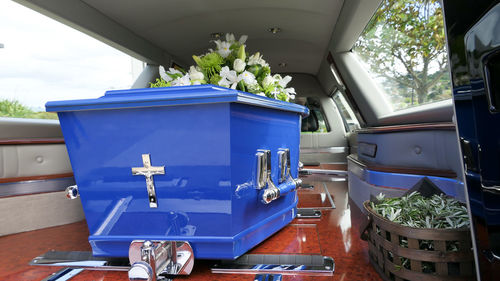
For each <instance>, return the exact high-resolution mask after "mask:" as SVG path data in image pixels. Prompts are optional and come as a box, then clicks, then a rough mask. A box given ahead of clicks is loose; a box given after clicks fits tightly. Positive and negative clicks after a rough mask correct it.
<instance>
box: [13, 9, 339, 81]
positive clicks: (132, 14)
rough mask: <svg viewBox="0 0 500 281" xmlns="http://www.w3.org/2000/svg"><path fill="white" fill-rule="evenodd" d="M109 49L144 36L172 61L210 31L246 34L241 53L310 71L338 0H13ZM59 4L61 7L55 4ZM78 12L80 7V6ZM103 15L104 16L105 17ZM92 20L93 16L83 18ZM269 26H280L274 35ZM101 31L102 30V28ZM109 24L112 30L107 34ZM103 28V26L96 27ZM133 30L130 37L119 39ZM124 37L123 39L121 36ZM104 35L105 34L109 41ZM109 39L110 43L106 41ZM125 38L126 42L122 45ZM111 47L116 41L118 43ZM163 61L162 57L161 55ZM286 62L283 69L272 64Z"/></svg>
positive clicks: (195, 50) (204, 41)
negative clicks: (94, 39) (245, 51)
mask: <svg viewBox="0 0 500 281" xmlns="http://www.w3.org/2000/svg"><path fill="white" fill-rule="evenodd" d="M16 1H18V2H20V3H22V4H25V5H27V6H30V7H32V8H35V9H37V10H39V11H40V12H42V13H45V14H47V15H49V16H52V17H54V18H56V19H59V20H61V18H62V20H61V21H62V22H65V23H68V24H70V25H72V26H73V27H75V28H78V29H80V30H82V31H84V32H86V33H88V34H90V35H93V36H94V37H96V38H98V39H101V40H103V41H105V42H107V43H114V44H111V45H114V46H115V47H119V48H120V47H122V48H120V49H122V50H124V51H127V50H132V51H131V52H129V53H131V54H134V52H135V53H137V52H138V53H140V57H142V58H147V59H148V60H149V61H153V62H154V61H157V60H158V56H154V55H153V54H152V53H151V56H148V53H147V52H144V51H143V52H140V51H137V50H138V49H140V48H141V46H142V45H144V44H142V43H140V44H138V42H137V41H138V40H139V41H140V39H145V41H147V44H146V45H148V48H150V49H155V48H156V49H159V50H161V51H162V52H164V53H167V56H168V57H170V58H173V59H174V61H177V62H178V63H179V64H183V65H190V64H192V63H193V61H192V59H191V55H192V54H203V53H204V52H206V50H207V49H208V48H213V47H214V45H213V43H210V42H209V41H210V40H211V38H210V34H211V33H215V32H221V33H226V32H232V33H235V34H236V35H237V36H239V35H241V34H247V35H248V36H249V39H248V41H247V46H248V51H249V52H250V53H252V52H255V51H257V50H258V51H261V53H262V54H263V55H264V58H265V59H266V60H267V61H268V62H269V63H270V65H271V67H272V69H273V71H276V72H302V73H310V74H316V73H317V72H318V69H319V66H320V63H321V61H322V59H324V57H325V53H326V48H327V46H328V44H329V42H330V38H331V35H332V32H333V30H334V26H335V23H336V21H337V18H338V15H339V12H340V10H341V8H342V4H343V2H344V1H343V0H314V1H305V0H247V1H241V0H169V1H167V0H141V1H136V0H107V1H102V0H72V1H69V2H68V1H67V0H66V1H56V0H45V1H42V0H16ZM61 5H62V6H64V7H62V6H61ZM79 10H81V11H80V12H79ZM105 18H108V19H110V20H111V21H107V19H105ZM89 21H94V22H89ZM271 27H279V28H280V29H281V32H279V33H277V34H273V33H271V32H269V31H268V29H269V28H271ZM106 29H107V31H105V30H106ZM113 29H115V30H116V32H113ZM103 30H104V31H103ZM127 32H129V33H132V34H133V36H135V39H134V40H135V41H134V40H129V39H126V38H125V37H127V36H130V34H128V35H127V34H126V33H127ZM120 36H121V37H123V38H120ZM110 38H111V39H110ZM110 41H112V42H110ZM129 41H130V46H127V44H129V43H128V42H129ZM117 45H118V46H117ZM162 63H165V61H163V62H162ZM280 63H286V67H280V66H278V65H279V64H280Z"/></svg>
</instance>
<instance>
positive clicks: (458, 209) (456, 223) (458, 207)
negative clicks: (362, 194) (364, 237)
mask: <svg viewBox="0 0 500 281" xmlns="http://www.w3.org/2000/svg"><path fill="white" fill-rule="evenodd" d="M376 199H377V202H370V207H371V208H372V210H373V211H375V212H376V213H377V214H379V215H381V216H382V217H384V218H386V219H388V220H390V221H392V222H395V223H399V224H401V225H404V226H409V227H417V228H462V227H469V224H470V223H469V215H468V213H467V208H466V207H465V206H464V205H463V204H462V203H460V202H459V201H457V200H455V199H453V198H450V197H447V196H446V195H444V194H441V195H433V196H432V197H430V198H426V197H423V196H422V195H421V194H420V193H419V192H412V193H410V194H408V195H407V196H403V197H401V198H386V197H385V195H384V194H382V193H380V194H379V195H378V196H377V198H376ZM376 232H377V235H380V229H379V228H378V227H377V231H376ZM397 242H398V243H399V246H400V247H403V248H408V238H407V237H402V236H400V237H399V241H397ZM459 243H460V242H459V241H446V251H448V252H456V251H458V249H459ZM418 248H419V250H426V251H434V250H435V246H434V241H433V240H418ZM399 259H400V263H401V265H396V266H395V267H396V269H397V270H400V269H402V268H406V269H411V263H410V260H409V259H408V258H406V257H399ZM422 271H423V272H424V273H433V272H435V271H436V267H435V263H433V262H424V261H423V262H422Z"/></svg>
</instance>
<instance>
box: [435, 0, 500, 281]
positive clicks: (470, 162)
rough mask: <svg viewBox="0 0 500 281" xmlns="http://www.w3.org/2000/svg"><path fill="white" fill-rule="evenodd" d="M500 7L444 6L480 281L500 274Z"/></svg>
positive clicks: (464, 2)
mask: <svg viewBox="0 0 500 281" xmlns="http://www.w3.org/2000/svg"><path fill="white" fill-rule="evenodd" d="M499 2H500V1H484V0H474V1H472V0H444V3H443V4H444V12H445V22H446V28H447V39H448V48H449V52H450V54H449V56H450V62H451V72H452V80H453V97H454V104H455V113H456V120H457V125H458V134H459V137H460V143H461V148H462V157H463V164H464V172H465V178H466V184H467V192H468V202H469V206H470V210H471V215H472V219H473V234H474V236H475V243H476V244H475V247H474V250H475V254H476V263H477V267H476V269H477V270H478V273H479V276H480V278H481V280H498V275H499V274H500V3H499Z"/></svg>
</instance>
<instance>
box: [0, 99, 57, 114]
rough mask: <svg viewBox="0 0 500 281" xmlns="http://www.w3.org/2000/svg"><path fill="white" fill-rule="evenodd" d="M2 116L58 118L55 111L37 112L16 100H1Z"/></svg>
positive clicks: (0, 109)
mask: <svg viewBox="0 0 500 281" xmlns="http://www.w3.org/2000/svg"><path fill="white" fill-rule="evenodd" d="M0 116H2V117H15V118H34V119H57V114H56V113H53V112H43V111H42V112H35V111H33V110H31V109H30V108H28V107H27V106H25V105H23V104H21V103H20V102H19V101H16V100H6V99H4V100H0Z"/></svg>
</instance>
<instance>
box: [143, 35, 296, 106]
mask: <svg viewBox="0 0 500 281" xmlns="http://www.w3.org/2000/svg"><path fill="white" fill-rule="evenodd" d="M246 40H247V36H246V35H243V36H241V37H240V39H239V40H236V39H235V37H234V35H233V34H226V41H221V40H216V41H214V43H215V45H216V49H215V50H212V49H210V50H209V52H208V53H206V54H204V55H200V56H196V55H195V56H193V60H194V61H195V63H196V66H191V67H190V68H189V71H184V70H179V69H174V68H170V69H169V70H168V71H164V70H163V69H162V68H160V75H161V78H159V79H156V82H155V83H151V87H152V88H154V87H170V86H187V85H201V84H213V85H218V86H222V87H227V88H231V89H236V90H240V91H245V92H249V93H252V94H256V95H260V96H266V97H269V98H274V99H278V100H282V101H290V100H291V99H294V98H295V89H294V88H292V87H287V85H288V83H289V82H290V81H291V80H292V78H291V77H290V76H285V77H282V76H281V75H279V74H275V75H271V68H270V67H269V64H268V63H267V62H266V61H265V60H264V59H263V58H262V55H261V54H260V53H259V52H257V53H255V54H253V55H250V56H249V55H248V54H247V52H246V51H245V48H246V45H245V42H246Z"/></svg>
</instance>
